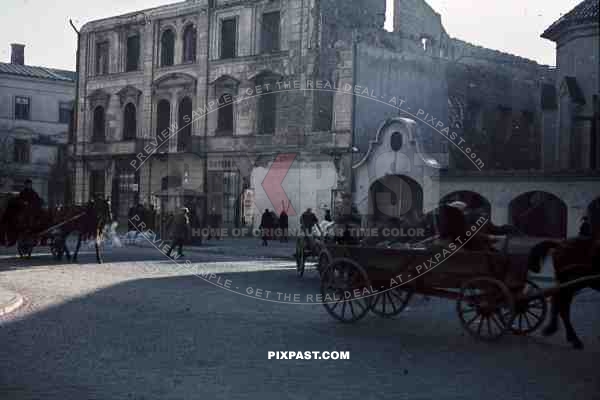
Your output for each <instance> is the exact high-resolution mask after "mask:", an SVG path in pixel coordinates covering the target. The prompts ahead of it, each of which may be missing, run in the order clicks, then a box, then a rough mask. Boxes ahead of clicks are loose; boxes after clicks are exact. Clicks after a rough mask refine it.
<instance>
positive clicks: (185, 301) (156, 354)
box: [0, 249, 600, 400]
mask: <svg viewBox="0 0 600 400" xmlns="http://www.w3.org/2000/svg"><path fill="white" fill-rule="evenodd" d="M243 253H244V252H243V250H235V249H232V250H231V251H230V252H228V253H227V254H214V253H210V254H209V253H207V254H202V253H198V252H194V253H193V254H191V259H190V261H191V265H189V268H191V272H200V273H205V272H206V271H213V272H219V273H220V274H221V275H220V277H221V280H220V281H219V282H218V283H217V282H216V281H217V280H216V279H212V284H210V283H207V282H206V281H204V280H202V279H200V278H198V277H195V276H193V275H191V272H190V270H186V269H183V268H178V267H177V266H176V265H174V264H172V263H170V262H169V261H167V260H165V259H164V257H162V256H161V255H160V254H158V253H157V251H155V250H151V249H136V250H132V249H121V250H111V251H110V252H109V253H108V254H107V256H106V261H107V263H106V264H104V265H100V266H98V265H95V264H94V263H93V261H94V260H93V255H92V254H91V253H86V254H83V255H82V257H81V260H80V261H81V264H79V265H68V264H56V263H53V262H52V260H51V259H50V258H49V257H48V256H38V257H34V258H33V259H32V260H29V261H22V260H15V259H13V258H8V257H7V256H2V257H0V286H4V287H7V288H8V289H11V290H17V291H19V292H21V293H22V294H23V295H25V297H26V300H27V304H26V305H25V306H24V307H22V308H21V309H20V310H19V311H17V312H16V313H14V314H11V316H10V317H7V318H4V319H2V320H0V399H3V400H4V399H265V400H268V399H281V398H289V399H314V398H332V399H333V398H335V399H338V398H343V399H380V398H409V399H428V400H429V399H481V398H501V399H528V400H530V399H553V398H556V399H565V398H594V397H595V396H597V394H598V393H599V390H600V382H599V381H598V361H597V360H598V357H599V356H600V339H599V338H598V334H599V332H600V330H599V329H598V328H599V327H600V313H599V312H598V302H599V300H600V294H596V293H590V292H587V293H584V294H582V295H581V296H580V297H579V298H578V300H577V302H576V304H575V308H574V316H573V319H574V322H575V326H576V328H577V330H578V332H579V333H580V336H581V338H582V340H583V341H584V342H585V344H586V346H587V347H586V349H585V350H584V351H575V350H572V349H571V348H570V347H569V346H568V345H566V344H565V342H564V336H563V332H562V331H561V332H560V335H557V336H556V337H553V338H542V337H539V336H534V337H529V338H523V337H514V336H507V337H505V338H503V340H501V341H500V342H497V343H492V344H488V343H480V342H477V341H475V340H473V339H472V338H471V337H470V336H468V335H465V334H463V332H462V329H461V327H460V325H459V323H458V320H457V318H456V315H455V309H454V304H453V303H451V302H448V301H443V300H437V299H431V300H429V301H425V300H424V299H423V298H421V297H418V298H416V299H415V301H414V303H413V304H412V307H411V308H410V310H408V311H407V312H405V313H403V314H401V315H400V316H398V317H397V318H395V319H392V320H382V319H379V318H377V317H371V316H368V317H367V318H365V319H364V320H362V321H360V322H359V323H357V324H355V325H343V324H340V323H337V322H335V321H334V320H332V319H331V318H330V317H329V316H328V314H327V313H326V312H325V310H324V309H323V307H322V306H320V305H298V304H296V305H294V304H282V303H275V302H266V301H261V300H258V299H255V298H249V297H244V296H242V295H241V294H239V293H245V290H246V289H247V288H248V287H252V288H253V289H254V290H256V289H258V288H261V289H263V296H264V292H265V291H266V290H270V291H271V292H276V291H280V292H285V293H294V294H299V295H300V296H301V297H303V298H304V297H305V296H306V295H307V294H310V293H315V292H316V291H317V290H318V283H319V282H318V277H317V276H316V274H315V273H309V274H308V275H307V276H306V278H305V279H303V280H299V279H297V278H296V277H295V273H294V270H293V266H292V265H291V264H289V262H286V261H281V260H266V259H262V260H254V259H252V258H251V257H248V256H244V254H243ZM227 280H229V281H230V285H229V286H230V290H232V291H226V290H225V289H224V288H222V287H219V285H220V284H225V282H226V281H227ZM236 291H237V292H238V293H234V292H236ZM334 350H337V351H349V352H350V360H268V359H267V353H268V351H334Z"/></svg>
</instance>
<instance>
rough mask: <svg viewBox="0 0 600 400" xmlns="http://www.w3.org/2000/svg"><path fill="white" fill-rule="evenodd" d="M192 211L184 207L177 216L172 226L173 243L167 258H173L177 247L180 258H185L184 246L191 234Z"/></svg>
mask: <svg viewBox="0 0 600 400" xmlns="http://www.w3.org/2000/svg"><path fill="white" fill-rule="evenodd" d="M189 215H190V210H189V209H187V208H186V207H183V208H182V209H181V210H180V212H179V213H178V214H176V215H175V216H174V217H173V219H172V222H171V224H170V225H172V226H171V227H170V228H171V230H172V233H171V237H172V242H171V246H170V247H169V252H168V253H167V257H171V252H172V251H173V249H174V248H175V247H176V246H177V247H178V249H177V255H178V257H183V244H184V243H185V241H186V240H187V239H188V237H189V232H190V216H189Z"/></svg>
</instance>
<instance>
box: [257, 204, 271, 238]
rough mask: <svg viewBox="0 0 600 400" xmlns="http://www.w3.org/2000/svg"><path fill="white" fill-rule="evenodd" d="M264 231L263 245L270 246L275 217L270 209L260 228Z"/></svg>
mask: <svg viewBox="0 0 600 400" xmlns="http://www.w3.org/2000/svg"><path fill="white" fill-rule="evenodd" d="M259 228H260V229H261V231H262V245H263V246H268V245H269V239H270V238H271V230H272V229H273V216H272V214H271V212H270V211H269V209H266V210H265V212H264V213H263V215H262V218H261V219H260V227H259Z"/></svg>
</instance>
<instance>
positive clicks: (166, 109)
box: [156, 100, 171, 151]
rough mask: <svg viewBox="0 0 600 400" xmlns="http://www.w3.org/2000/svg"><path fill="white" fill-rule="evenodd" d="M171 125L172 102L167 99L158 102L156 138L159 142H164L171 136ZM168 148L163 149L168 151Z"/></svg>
mask: <svg viewBox="0 0 600 400" xmlns="http://www.w3.org/2000/svg"><path fill="white" fill-rule="evenodd" d="M169 125H171V103H169V101H167V100H161V101H159V102H158V107H157V109H156V139H157V142H158V143H162V142H164V141H165V140H168V138H169V135H170V133H169ZM166 150H168V149H164V148H163V149H161V151H166Z"/></svg>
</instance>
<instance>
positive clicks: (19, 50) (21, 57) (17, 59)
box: [10, 43, 25, 65]
mask: <svg viewBox="0 0 600 400" xmlns="http://www.w3.org/2000/svg"><path fill="white" fill-rule="evenodd" d="M10 48H11V52H10V63H11V64H17V65H25V45H24V44H16V43H13V44H11V45H10Z"/></svg>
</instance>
